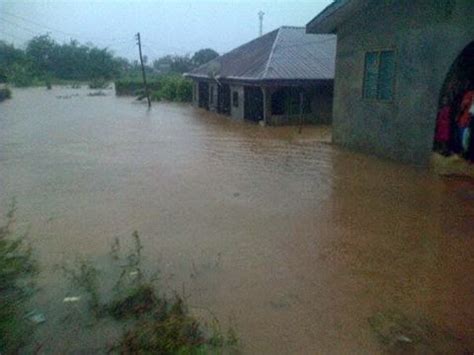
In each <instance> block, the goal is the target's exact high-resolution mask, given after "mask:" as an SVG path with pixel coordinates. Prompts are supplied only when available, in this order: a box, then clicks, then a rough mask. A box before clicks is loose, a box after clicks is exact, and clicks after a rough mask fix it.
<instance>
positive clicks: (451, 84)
mask: <svg viewBox="0 0 474 355" xmlns="http://www.w3.org/2000/svg"><path fill="white" fill-rule="evenodd" d="M438 109H439V110H438V116H437V118H436V130H435V137H434V144H433V150H434V151H435V152H438V153H440V154H441V155H444V156H450V155H453V154H457V155H459V156H461V157H463V158H465V159H467V160H470V161H474V42H472V43H471V44H469V45H468V46H467V47H466V48H465V49H464V50H463V51H462V53H461V54H460V55H459V57H458V58H457V59H456V60H455V62H454V63H453V65H452V67H451V69H450V71H449V73H448V75H447V77H446V80H445V82H444V85H443V88H442V90H441V94H440V98H439V106H438Z"/></svg>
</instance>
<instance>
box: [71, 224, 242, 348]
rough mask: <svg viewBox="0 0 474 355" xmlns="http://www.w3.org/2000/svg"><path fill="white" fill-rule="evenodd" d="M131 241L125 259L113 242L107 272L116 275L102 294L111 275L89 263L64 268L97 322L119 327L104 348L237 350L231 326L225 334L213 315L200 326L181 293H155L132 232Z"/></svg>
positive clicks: (134, 234) (155, 290) (136, 237)
mask: <svg viewBox="0 0 474 355" xmlns="http://www.w3.org/2000/svg"><path fill="white" fill-rule="evenodd" d="M132 237H133V238H132V241H133V245H134V246H133V248H132V249H131V250H130V251H129V252H128V253H127V254H126V255H121V250H120V249H121V247H120V241H119V240H118V239H116V240H115V242H114V243H113V245H112V247H111V252H110V256H111V260H112V270H109V271H111V273H112V274H116V275H118V276H117V279H116V281H115V283H113V284H112V285H111V286H110V288H109V289H107V290H106V288H107V287H106V286H104V285H106V284H107V283H108V282H109V281H110V280H111V278H110V274H111V273H110V272H109V273H108V277H107V278H102V277H101V273H100V272H99V271H98V269H97V268H96V267H94V266H93V264H92V263H91V262H90V261H89V262H87V261H83V260H82V261H79V262H78V263H76V264H75V265H74V266H73V267H72V268H71V267H63V271H64V272H65V275H66V276H67V277H68V278H69V280H71V281H72V284H73V286H74V287H77V288H78V289H80V290H82V291H83V292H84V293H85V295H86V296H87V305H88V308H89V310H90V311H91V312H92V314H93V315H94V317H95V318H96V319H97V320H100V319H104V318H108V319H113V320H115V321H117V322H120V324H121V325H123V327H124V333H123V334H122V336H121V338H120V339H118V341H117V342H116V343H115V344H113V345H112V346H111V347H110V348H109V349H107V350H108V351H109V352H114V353H122V354H144V353H147V354H148V353H149V354H209V353H223V352H224V351H226V352H229V351H236V350H237V346H238V338H237V336H236V332H235V331H234V329H233V328H232V327H229V329H228V331H227V332H226V333H225V334H224V333H223V332H222V330H221V328H220V325H219V322H218V321H217V320H216V319H215V317H213V320H212V322H211V324H210V326H205V325H203V324H201V322H200V321H199V320H198V319H197V318H195V317H194V316H193V315H192V314H191V312H190V310H189V308H188V306H187V305H186V298H185V295H182V296H180V295H178V294H177V293H176V292H175V293H173V294H172V295H168V294H167V293H166V292H165V291H164V290H161V291H162V292H158V287H157V285H156V281H157V280H158V278H157V276H156V275H155V276H154V277H151V276H149V275H148V274H147V272H146V270H144V269H143V267H142V249H143V246H142V244H141V240H140V237H139V235H138V233H137V232H134V233H133V235H132ZM114 271H115V272H114ZM112 280H113V278H112Z"/></svg>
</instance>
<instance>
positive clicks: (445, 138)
mask: <svg viewBox="0 0 474 355" xmlns="http://www.w3.org/2000/svg"><path fill="white" fill-rule="evenodd" d="M450 131H451V106H450V105H449V102H448V98H447V97H443V99H442V100H441V109H440V110H439V112H438V117H437V119H436V132H435V147H434V148H435V150H436V151H438V152H439V153H440V154H442V155H444V156H448V155H449V154H450V149H449V146H448V145H449V140H450V138H451V134H450V133H451V132H450Z"/></svg>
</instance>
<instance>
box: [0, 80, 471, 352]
mask: <svg viewBox="0 0 474 355" xmlns="http://www.w3.org/2000/svg"><path fill="white" fill-rule="evenodd" d="M87 93H88V90H86V89H80V90H74V89H67V88H57V87H55V88H53V90H51V91H47V90H45V89H43V88H37V89H24V90H20V89H16V90H14V91H13V99H12V100H9V101H6V102H4V103H1V104H0V164H1V165H0V184H1V185H0V199H1V200H0V212H2V214H4V213H5V211H6V209H7V206H8V204H9V202H10V200H11V199H12V198H13V197H15V198H16V199H17V207H18V217H17V220H18V225H19V226H24V227H26V226H28V228H29V235H30V238H31V240H32V243H33V246H34V248H35V253H36V255H37V257H38V259H39V261H40V266H41V270H42V272H41V274H40V278H39V286H41V291H40V292H39V294H38V296H37V298H36V307H37V308H38V309H39V310H40V311H42V312H44V313H45V316H46V318H47V322H46V323H45V324H43V325H40V326H38V327H37V331H36V338H37V341H40V342H41V351H42V352H44V353H81V352H82V353H89V352H93V350H94V349H98V348H99V346H100V345H103V337H101V338H100V339H98V336H96V335H95V331H91V330H89V329H87V328H83V327H74V326H65V325H64V324H62V323H61V322H60V318H61V312H62V311H63V308H64V305H63V304H62V299H63V297H64V296H65V295H66V293H67V287H66V286H65V285H64V281H63V280H62V278H61V276H60V275H58V273H57V272H55V271H54V265H56V264H61V263H63V262H65V261H68V260H71V259H73V258H74V257H75V256H76V255H85V256H89V257H92V258H95V257H97V258H100V257H101V256H104V255H106V254H107V253H108V251H109V247H110V243H111V242H112V240H113V239H114V238H115V237H119V238H128V236H129V235H130V234H131V233H132V231H133V230H138V231H139V232H140V234H141V237H142V242H143V244H144V246H145V249H144V254H145V257H146V260H147V262H148V263H149V265H151V266H152V267H156V268H159V269H160V270H161V273H162V275H163V279H165V280H166V283H167V285H169V286H170V287H176V288H177V289H179V288H181V285H182V284H185V287H186V292H187V293H188V294H189V295H190V300H189V302H190V303H191V304H192V305H195V306H197V307H205V308H208V309H211V310H212V311H213V312H214V313H215V314H216V315H217V316H218V318H219V319H222V320H226V319H228V318H229V317H232V318H233V319H234V320H235V325H236V328H237V332H238V334H239V336H240V339H241V343H242V350H243V352H244V353H248V354H316V353H322V354H329V353H349V352H351V353H352V352H355V353H381V352H385V351H387V349H386V348H384V344H383V342H380V338H378V337H377V332H379V331H380V329H374V326H373V324H372V325H371V322H369V320H370V319H371V318H372V317H374V315H377V314H390V312H400V313H403V314H404V315H405V316H406V317H407V318H408V319H410V320H411V319H413V320H414V319H424V320H426V321H427V322H429V323H430V324H432V325H433V326H435V327H436V328H437V329H438V328H439V329H443V330H446V331H447V332H449V333H450V334H452V335H453V337H454V338H455V339H457V340H458V341H459V342H462V343H463V344H464V345H465V346H467V347H468V348H470V349H473V348H474V206H473V205H474V188H473V184H472V182H471V181H469V180H463V179H460V178H451V179H443V178H440V177H437V176H436V175H434V174H433V173H431V172H430V171H427V170H421V169H415V168H411V167H407V166H403V165H399V164H396V163H392V162H386V161H381V160H377V159H375V158H370V157H366V156H363V155H358V154H354V153H351V152H347V151H344V150H341V149H339V148H337V147H334V146H332V145H330V144H328V132H327V129H325V128H309V127H305V128H304V129H303V133H302V134H301V135H300V134H298V132H297V129H296V128H291V127H290V128H289V127H286V128H269V127H260V126H256V125H252V124H249V123H243V122H235V121H232V120H230V119H228V118H224V117H220V116H218V115H215V114H212V113H208V112H204V111H202V110H199V109H195V108H192V107H190V106H188V105H178V104H154V106H153V108H152V110H151V111H150V112H148V111H147V109H146V107H145V106H144V105H142V104H138V103H133V101H132V99H130V98H116V97H114V95H113V92H112V91H111V90H108V91H106V93H107V96H103V97H102V96H96V97H90V96H87ZM407 326H409V325H407Z"/></svg>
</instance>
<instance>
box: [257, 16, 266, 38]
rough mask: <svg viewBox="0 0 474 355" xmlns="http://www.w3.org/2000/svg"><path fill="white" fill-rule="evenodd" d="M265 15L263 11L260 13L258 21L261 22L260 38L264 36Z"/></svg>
mask: <svg viewBox="0 0 474 355" xmlns="http://www.w3.org/2000/svg"><path fill="white" fill-rule="evenodd" d="M263 15H265V12H263V11H259V12H258V19H259V21H260V31H259V34H260V37H261V36H262V34H263Z"/></svg>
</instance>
